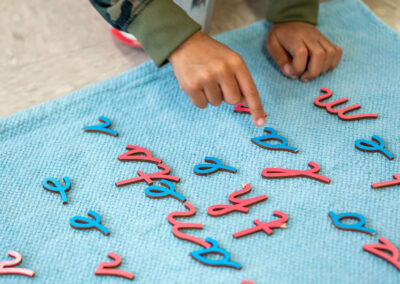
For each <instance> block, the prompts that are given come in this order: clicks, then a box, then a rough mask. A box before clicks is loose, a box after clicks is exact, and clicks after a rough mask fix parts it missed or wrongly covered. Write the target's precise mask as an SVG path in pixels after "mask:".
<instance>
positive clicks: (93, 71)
mask: <svg viewBox="0 0 400 284" xmlns="http://www.w3.org/2000/svg"><path fill="white" fill-rule="evenodd" d="M333 1H334V0H333ZM364 1H365V3H366V4H367V5H368V6H370V7H371V9H372V10H373V11H374V12H375V13H376V14H377V15H378V16H379V17H381V18H382V19H383V20H384V21H385V22H386V23H388V24H389V25H390V26H392V27H393V28H394V29H395V30H397V31H398V32H400V0H364ZM265 6H266V5H265V0H216V6H215V12H214V16H213V20H212V24H211V29H210V33H211V34H212V35H215V34H218V33H220V32H224V31H227V30H231V29H234V28H238V27H241V26H244V25H248V24H251V23H253V22H255V21H257V20H260V19H262V18H264V15H265V10H266V9H265ZM0 11H1V14H2V15H1V17H0V38H1V41H0V50H1V51H2V52H0V82H1V87H0V117H4V116H7V115H9V114H12V113H15V112H17V111H20V110H22V109H25V108H28V107H31V106H34V105H37V104H40V103H43V102H46V101H49V100H52V99H55V98H57V97H61V96H63V95H66V94H68V93H70V92H72V91H75V90H77V89H80V88H82V87H84V86H87V85H89V84H92V83H95V82H98V81H101V80H105V79H107V78H109V77H111V76H114V75H117V74H119V73H121V72H123V71H125V70H128V69H130V68H132V67H134V66H136V65H138V64H140V63H142V62H144V61H146V60H149V58H148V56H147V55H146V54H144V52H143V51H141V50H136V49H132V48H130V47H128V46H125V45H123V44H120V43H118V42H116V41H115V40H113V39H112V38H111V36H110V34H109V32H108V27H107V24H106V23H105V21H104V20H103V19H102V18H101V17H100V16H99V15H98V14H97V12H96V11H95V10H94V9H93V7H92V6H91V5H90V3H89V0H80V1H71V0H57V1H46V0H2V1H0Z"/></svg>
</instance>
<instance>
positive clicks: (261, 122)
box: [255, 117, 265, 127]
mask: <svg viewBox="0 0 400 284" xmlns="http://www.w3.org/2000/svg"><path fill="white" fill-rule="evenodd" d="M264 124H265V117H260V118H258V119H256V120H255V125H256V126H258V127H262V126H264Z"/></svg>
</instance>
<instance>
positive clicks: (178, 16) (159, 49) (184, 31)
mask: <svg viewBox="0 0 400 284" xmlns="http://www.w3.org/2000/svg"><path fill="white" fill-rule="evenodd" d="M200 28H201V26H200V25H199V24H198V23H196V22H195V21H194V20H192V19H191V18H190V17H189V16H188V15H187V14H186V12H185V11H184V10H182V9H181V8H180V7H179V6H178V5H176V4H175V3H173V2H172V0H153V1H152V2H151V3H150V4H148V5H147V6H146V8H144V9H143V11H142V12H141V13H140V14H139V15H138V16H137V17H136V18H135V20H134V21H133V22H132V23H131V24H130V25H129V26H128V29H127V32H128V33H130V34H133V35H134V36H135V37H136V38H137V39H138V40H139V41H140V43H141V45H142V46H143V49H144V50H145V51H146V52H147V54H149V55H150V57H151V58H152V59H153V61H154V63H155V64H156V65H157V66H158V67H160V66H162V65H163V64H165V63H166V62H167V58H168V56H169V55H170V54H171V53H172V52H173V51H174V50H175V49H176V48H178V46H180V45H181V44H182V43H183V42H184V41H185V40H186V39H187V38H188V37H190V36H191V35H192V34H194V33H195V32H196V31H198V30H200Z"/></svg>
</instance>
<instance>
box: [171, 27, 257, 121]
mask: <svg viewBox="0 0 400 284" xmlns="http://www.w3.org/2000/svg"><path fill="white" fill-rule="evenodd" d="M168 59H169V61H170V63H171V65H172V68H173V69H174V74H175V77H176V79H177V80H178V82H179V87H180V88H181V89H182V90H183V91H185V93H186V94H188V96H189V97H190V99H191V101H192V103H193V104H194V105H196V106H197V107H199V108H205V107H206V106H207V105H208V103H210V104H212V105H214V106H219V105H220V104H221V102H222V101H225V102H226V103H228V104H231V105H234V104H237V103H239V102H242V103H243V104H245V105H246V106H248V107H249V108H250V111H251V115H252V118H253V121H254V124H255V125H257V126H263V125H264V124H265V116H264V109H263V106H262V103H261V100H260V96H259V94H258V90H257V87H256V85H255V84H254V81H253V78H252V77H251V75H250V72H249V70H248V69H247V66H246V63H245V62H244V61H243V59H242V57H241V56H240V55H239V54H237V53H236V52H234V51H233V50H231V49H230V48H228V47H227V46H226V45H224V44H222V43H220V42H218V41H216V40H214V39H212V38H211V37H209V36H207V35H205V34H203V33H202V32H196V33H195V34H193V35H192V36H191V37H190V38H189V39H187V40H186V41H185V42H184V43H183V44H182V45H181V46H179V47H178V48H177V49H176V50H175V51H174V52H173V53H172V54H171V55H170V56H169V58H168Z"/></svg>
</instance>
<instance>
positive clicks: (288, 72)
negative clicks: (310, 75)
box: [283, 64, 297, 79]
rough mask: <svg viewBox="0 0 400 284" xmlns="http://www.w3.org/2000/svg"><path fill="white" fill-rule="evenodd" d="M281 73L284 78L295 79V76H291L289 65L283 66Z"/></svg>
mask: <svg viewBox="0 0 400 284" xmlns="http://www.w3.org/2000/svg"><path fill="white" fill-rule="evenodd" d="M283 73H285V75H286V76H288V77H290V78H292V79H296V78H297V76H296V75H292V73H293V72H292V66H290V64H285V65H284V66H283Z"/></svg>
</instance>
